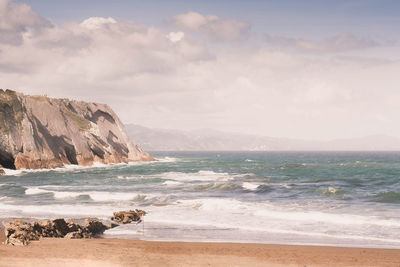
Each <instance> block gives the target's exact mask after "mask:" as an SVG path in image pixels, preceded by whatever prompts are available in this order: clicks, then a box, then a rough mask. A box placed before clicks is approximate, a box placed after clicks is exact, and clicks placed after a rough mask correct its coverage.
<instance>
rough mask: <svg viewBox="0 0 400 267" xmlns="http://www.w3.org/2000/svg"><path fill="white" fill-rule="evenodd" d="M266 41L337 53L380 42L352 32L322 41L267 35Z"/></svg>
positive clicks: (283, 46)
mask: <svg viewBox="0 0 400 267" xmlns="http://www.w3.org/2000/svg"><path fill="white" fill-rule="evenodd" d="M265 41H266V43H267V45H269V46H272V47H280V48H291V49H296V50H298V51H302V52H309V53H336V52H344V51H351V50H360V49H367V48H371V47H375V46H378V43H377V42H375V41H373V40H369V39H363V38H359V37H357V36H354V35H352V34H342V35H336V36H333V37H330V38H326V39H324V40H321V41H311V40H305V39H298V38H290V37H283V36H271V35H266V36H265Z"/></svg>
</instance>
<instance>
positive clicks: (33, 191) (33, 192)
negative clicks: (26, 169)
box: [25, 187, 50, 195]
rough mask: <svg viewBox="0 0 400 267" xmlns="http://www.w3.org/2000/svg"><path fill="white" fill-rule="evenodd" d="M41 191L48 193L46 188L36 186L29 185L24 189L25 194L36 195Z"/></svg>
mask: <svg viewBox="0 0 400 267" xmlns="http://www.w3.org/2000/svg"><path fill="white" fill-rule="evenodd" d="M43 193H50V191H48V190H44V189H40V188H38V187H30V188H28V189H26V190H25V195H37V194H43Z"/></svg>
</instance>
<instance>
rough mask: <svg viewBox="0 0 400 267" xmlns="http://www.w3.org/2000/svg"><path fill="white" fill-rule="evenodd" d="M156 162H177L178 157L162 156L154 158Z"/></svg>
mask: <svg viewBox="0 0 400 267" xmlns="http://www.w3.org/2000/svg"><path fill="white" fill-rule="evenodd" d="M156 160H157V161H158V162H163V163H165V162H177V161H178V160H179V159H178V158H172V157H164V158H156Z"/></svg>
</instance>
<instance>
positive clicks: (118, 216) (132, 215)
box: [111, 209, 146, 224]
mask: <svg viewBox="0 0 400 267" xmlns="http://www.w3.org/2000/svg"><path fill="white" fill-rule="evenodd" d="M144 215H146V212H145V211H144V210H138V209H136V210H129V211H118V212H114V217H112V218H111V220H113V221H115V222H116V223H119V224H126V223H131V222H137V221H139V220H140V218H141V217H143V216H144Z"/></svg>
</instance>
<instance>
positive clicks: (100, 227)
mask: <svg viewBox="0 0 400 267" xmlns="http://www.w3.org/2000/svg"><path fill="white" fill-rule="evenodd" d="M85 226H86V227H85V228H86V230H87V232H89V233H92V235H93V236H96V235H99V234H102V233H104V231H105V230H107V229H108V227H107V226H105V225H104V224H103V223H102V222H100V221H99V220H98V219H85Z"/></svg>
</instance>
